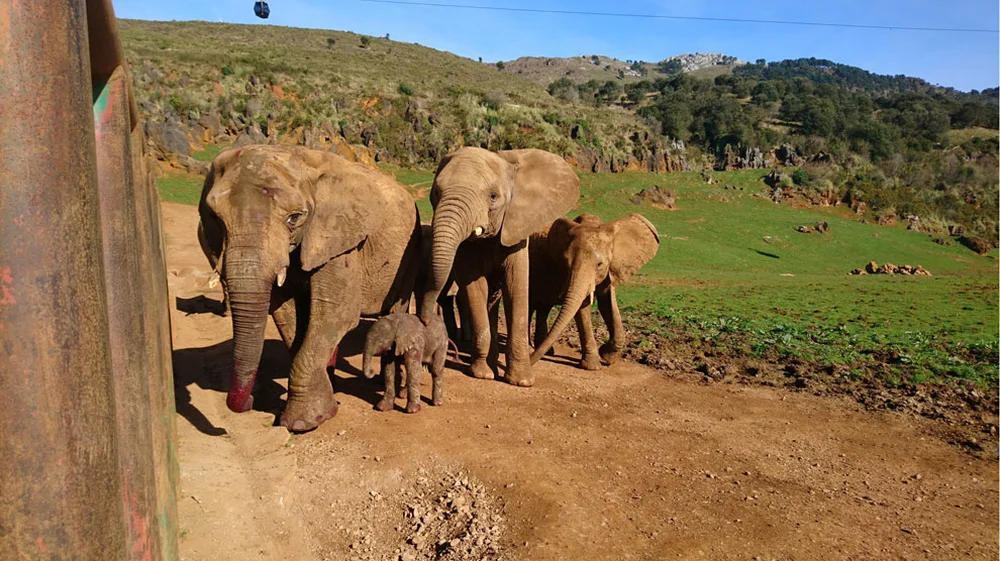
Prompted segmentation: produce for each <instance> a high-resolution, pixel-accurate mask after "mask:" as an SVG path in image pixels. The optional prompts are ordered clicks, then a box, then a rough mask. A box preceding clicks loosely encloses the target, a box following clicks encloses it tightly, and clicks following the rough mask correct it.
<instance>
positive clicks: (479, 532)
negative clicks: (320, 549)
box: [349, 468, 508, 561]
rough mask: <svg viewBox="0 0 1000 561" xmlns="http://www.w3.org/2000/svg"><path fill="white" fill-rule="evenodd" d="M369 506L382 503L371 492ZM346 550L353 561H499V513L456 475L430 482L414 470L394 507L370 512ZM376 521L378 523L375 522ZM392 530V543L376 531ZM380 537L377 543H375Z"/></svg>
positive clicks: (479, 486)
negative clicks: (371, 503) (411, 478)
mask: <svg viewBox="0 0 1000 561" xmlns="http://www.w3.org/2000/svg"><path fill="white" fill-rule="evenodd" d="M371 497H372V499H371V500H372V501H374V502H376V503H378V502H381V499H382V497H381V495H380V494H379V493H377V492H375V491H372V494H371ZM364 518H366V519H367V520H365V521H364V524H363V527H365V528H366V529H363V530H362V531H360V532H358V533H357V534H356V535H355V541H354V542H353V543H351V544H350V546H349V547H350V549H351V559H355V560H357V561H480V560H482V561H503V560H506V559H508V557H507V556H506V554H505V549H506V548H505V547H504V546H503V545H502V538H503V536H504V532H505V530H506V525H505V516H504V507H503V505H502V503H501V502H500V500H499V499H497V498H496V497H495V496H493V495H491V494H490V493H489V492H488V491H487V489H486V486H485V485H484V484H483V483H481V482H479V481H477V480H476V479H475V478H473V477H471V476H470V475H468V474H467V473H464V472H463V471H461V470H451V471H447V472H445V473H444V474H443V475H440V476H436V477H434V476H431V475H430V474H429V473H428V471H427V470H424V469H422V468H421V469H419V470H418V472H417V475H416V477H415V478H414V479H413V480H411V481H410V485H409V490H406V491H403V492H402V493H401V494H400V495H399V496H398V499H397V501H396V502H395V503H394V506H393V507H390V508H382V507H380V508H379V509H371V510H369V511H368V512H367V513H366V514H365V516H364ZM375 518H378V520H375ZM387 525H388V526H390V527H391V526H392V525H395V527H396V532H395V533H394V536H395V537H394V539H391V540H386V533H385V532H380V531H379V528H383V529H384V528H385V527H386V526H387ZM380 535H381V538H380V537H379V536H380Z"/></svg>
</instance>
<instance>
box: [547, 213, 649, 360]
mask: <svg viewBox="0 0 1000 561" xmlns="http://www.w3.org/2000/svg"><path fill="white" fill-rule="evenodd" d="M659 246H660V236H659V234H658V233H657V232H656V227H655V226H653V224H652V223H650V222H649V220H646V219H645V218H644V217H643V216H642V215H639V214H630V215H628V216H625V217H622V218H619V219H617V220H613V221H611V222H607V223H604V224H602V223H601V219H600V218H598V217H596V216H594V215H592V214H582V215H580V216H578V217H577V218H576V220H575V221H572V222H570V221H569V220H567V219H565V218H558V219H556V221H555V222H553V223H552V224H551V225H549V226H548V227H547V228H545V229H544V230H542V231H540V232H537V233H535V234H533V235H532V236H531V239H530V240H529V242H528V247H529V248H530V256H531V280H530V282H531V293H530V298H531V303H530V310H529V314H531V313H534V314H536V317H535V350H534V352H533V353H532V355H531V362H532V364H534V363H535V362H537V361H538V360H539V359H540V358H541V357H542V355H543V354H545V353H547V352H548V351H549V350H550V349H551V348H552V345H553V343H555V342H556V340H557V339H559V336H560V335H562V333H563V331H564V330H565V329H566V327H567V326H568V325H569V320H570V319H571V318H573V317H575V318H576V327H577V331H579V333H580V349H581V351H582V356H581V357H580V366H581V367H583V368H586V369H587V370H597V369H598V368H600V365H601V359H603V360H604V361H605V362H606V363H608V364H611V363H613V362H615V361H616V360H618V357H619V356H620V355H621V350H622V347H623V345H624V343H625V341H624V338H625V330H624V328H623V327H622V319H621V314H620V313H619V312H618V300H617V297H616V296H615V287H617V286H619V285H621V284H623V283H625V282H627V281H628V280H629V278H631V277H632V275H633V274H635V272H636V271H638V270H639V269H640V268H642V266H643V265H645V264H646V263H648V262H649V260H650V259H652V258H653V257H654V256H655V255H656V251H657V249H659ZM595 296H596V298H597V308H598V310H599V311H600V313H601V316H602V317H603V318H604V323H605V325H607V327H608V332H609V334H610V339H609V340H608V342H607V343H605V344H603V345H601V347H600V348H599V349H598V347H597V341H596V340H595V338H594V328H593V325H592V324H591V317H590V316H591V311H590V307H591V304H592V303H593V300H594V297H595ZM556 305H562V308H561V309H560V311H559V315H558V316H556V320H555V323H554V324H553V325H552V330H551V331H549V330H548V318H549V312H550V311H551V310H552V308H553V306H556Z"/></svg>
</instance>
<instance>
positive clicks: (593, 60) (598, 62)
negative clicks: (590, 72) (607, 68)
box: [590, 55, 601, 66]
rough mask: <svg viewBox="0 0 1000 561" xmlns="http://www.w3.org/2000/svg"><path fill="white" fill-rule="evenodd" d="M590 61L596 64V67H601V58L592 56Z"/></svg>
mask: <svg viewBox="0 0 1000 561" xmlns="http://www.w3.org/2000/svg"><path fill="white" fill-rule="evenodd" d="M590 61H591V62H593V63H594V66H600V65H601V57H599V56H597V55H590Z"/></svg>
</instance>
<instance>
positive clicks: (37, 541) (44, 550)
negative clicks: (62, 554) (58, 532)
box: [35, 536, 48, 553]
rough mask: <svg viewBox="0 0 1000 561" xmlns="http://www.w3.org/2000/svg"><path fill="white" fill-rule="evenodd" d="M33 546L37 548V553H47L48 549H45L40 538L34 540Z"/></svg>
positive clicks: (43, 542) (43, 541)
mask: <svg viewBox="0 0 1000 561" xmlns="http://www.w3.org/2000/svg"><path fill="white" fill-rule="evenodd" d="M35 545H37V546H38V551H40V552H42V553H45V552H47V551H48V548H47V547H45V540H44V539H43V538H42V536H38V539H36V540H35Z"/></svg>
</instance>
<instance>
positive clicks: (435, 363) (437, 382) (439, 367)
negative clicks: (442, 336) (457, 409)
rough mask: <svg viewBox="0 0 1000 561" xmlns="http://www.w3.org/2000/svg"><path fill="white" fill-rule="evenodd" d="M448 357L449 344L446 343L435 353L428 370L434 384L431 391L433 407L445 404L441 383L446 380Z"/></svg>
mask: <svg viewBox="0 0 1000 561" xmlns="http://www.w3.org/2000/svg"><path fill="white" fill-rule="evenodd" d="M447 357H448V342H447V341H446V342H445V344H444V346H443V347H441V348H439V349H438V350H437V352H435V353H434V358H433V360H432V361H431V363H430V365H429V368H428V370H430V372H431V383H432V384H433V387H432V390H431V396H432V399H431V404H432V405H442V404H443V403H444V393H443V390H442V389H441V381H442V379H443V378H444V362H445V359H447Z"/></svg>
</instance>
